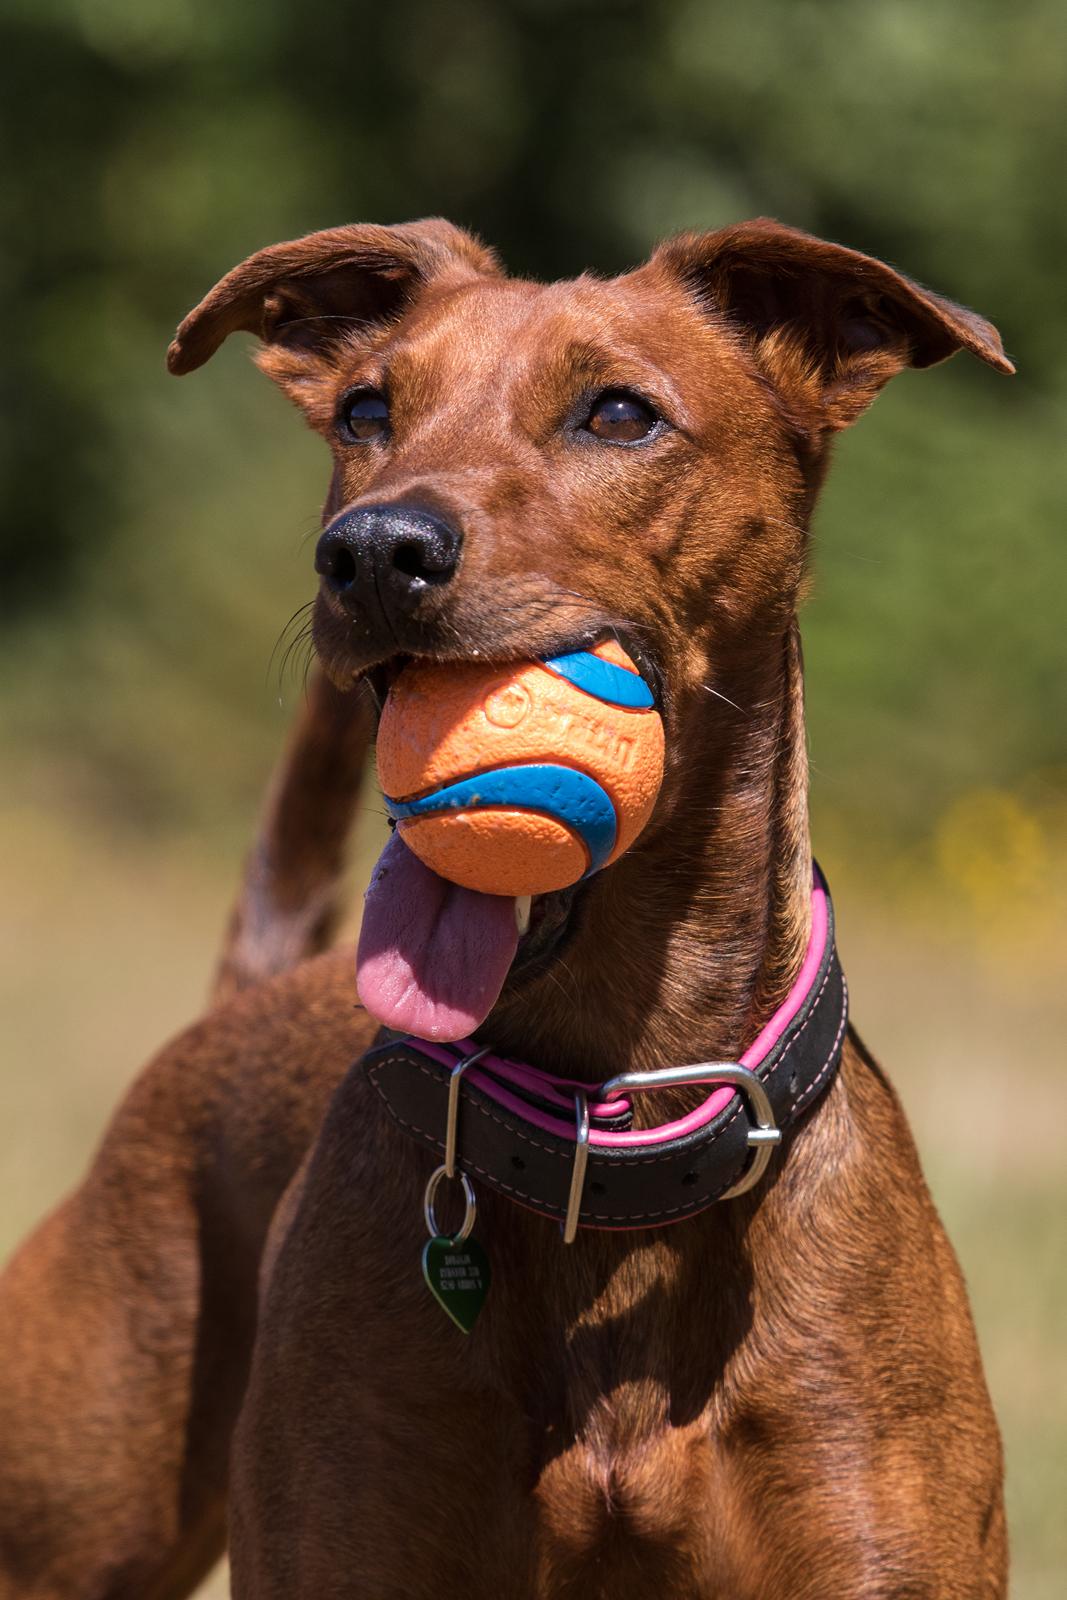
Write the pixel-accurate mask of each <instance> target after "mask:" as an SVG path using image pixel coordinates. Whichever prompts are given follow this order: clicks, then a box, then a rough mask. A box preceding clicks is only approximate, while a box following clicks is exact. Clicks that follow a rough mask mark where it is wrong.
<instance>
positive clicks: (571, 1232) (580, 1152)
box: [563, 1089, 589, 1244]
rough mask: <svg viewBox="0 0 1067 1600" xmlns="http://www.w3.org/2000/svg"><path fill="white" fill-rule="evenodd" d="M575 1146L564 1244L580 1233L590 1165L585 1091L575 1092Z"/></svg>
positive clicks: (587, 1103) (587, 1097) (572, 1241)
mask: <svg viewBox="0 0 1067 1600" xmlns="http://www.w3.org/2000/svg"><path fill="white" fill-rule="evenodd" d="M574 1115H575V1130H576V1131H575V1145H574V1166H573V1167H572V1168H571V1191H570V1194H569V1195H568V1196H567V1215H566V1217H565V1218H564V1220H563V1243H564V1244H573V1243H574V1240H575V1236H576V1234H577V1232H578V1213H579V1211H581V1209H582V1190H583V1189H584V1188H585V1169H586V1167H587V1166H588V1165H589V1096H588V1095H587V1094H586V1092H585V1090H584V1089H575V1091H574Z"/></svg>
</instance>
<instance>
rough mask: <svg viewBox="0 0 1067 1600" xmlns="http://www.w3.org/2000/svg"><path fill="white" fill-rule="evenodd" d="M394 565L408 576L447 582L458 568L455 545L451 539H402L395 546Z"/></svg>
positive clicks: (424, 580) (432, 581) (431, 581)
mask: <svg viewBox="0 0 1067 1600" xmlns="http://www.w3.org/2000/svg"><path fill="white" fill-rule="evenodd" d="M393 566H394V567H395V569H396V570H397V572H401V573H403V575H404V576H405V577H406V578H419V579H421V580H422V582H423V583H446V582H447V581H448V579H449V578H450V577H451V576H452V574H453V573H454V572H455V570H456V551H455V547H454V545H453V544H452V543H451V541H449V542H445V541H444V540H429V539H402V540H401V541H400V543H399V544H397V545H395V546H394V548H393Z"/></svg>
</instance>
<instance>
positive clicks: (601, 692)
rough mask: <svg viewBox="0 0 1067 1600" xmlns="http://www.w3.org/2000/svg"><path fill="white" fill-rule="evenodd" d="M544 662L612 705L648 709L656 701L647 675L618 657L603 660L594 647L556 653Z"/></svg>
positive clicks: (576, 685) (559, 674)
mask: <svg viewBox="0 0 1067 1600" xmlns="http://www.w3.org/2000/svg"><path fill="white" fill-rule="evenodd" d="M543 664H544V666H546V667H547V668H548V670H549V672H554V673H555V674H556V676H557V677H558V678H566V680H567V682H568V683H573V685H574V687H575V688H576V689H583V690H584V691H585V693H586V694H591V695H593V696H594V697H595V698H596V699H597V700H603V701H604V702H605V703H606V704H607V705H609V706H623V707H625V708H626V709H627V710H629V711H648V710H650V709H651V707H652V706H653V705H654V704H655V701H654V700H653V698H652V690H651V689H650V688H649V687H648V684H647V683H646V682H645V680H644V678H640V677H638V675H637V673H636V672H627V670H626V668H625V667H618V666H616V665H615V663H614V661H604V660H602V659H601V657H600V656H595V655H593V653H592V651H591V650H572V651H570V652H569V653H568V654H567V655H562V656H552V657H551V659H550V660H548V661H546V662H544V663H543Z"/></svg>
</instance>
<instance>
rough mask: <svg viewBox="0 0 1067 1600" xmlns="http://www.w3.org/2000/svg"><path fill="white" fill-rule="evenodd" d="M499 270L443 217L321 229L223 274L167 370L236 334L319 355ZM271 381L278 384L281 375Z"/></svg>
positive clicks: (188, 368) (198, 362) (199, 361)
mask: <svg viewBox="0 0 1067 1600" xmlns="http://www.w3.org/2000/svg"><path fill="white" fill-rule="evenodd" d="M500 270H501V269H500V266H499V263H498V261H497V259H496V257H495V256H494V255H493V253H492V251H491V250H488V249H487V248H486V247H485V246H484V245H482V244H481V243H480V242H479V241H478V240H477V239H475V238H474V237H473V236H472V235H471V234H469V233H465V232H464V231H463V230H462V229H461V228H456V227H454V226H453V225H452V223H450V222H445V221H444V219H443V218H440V217H431V218H429V219H427V220H426V221H423V222H409V223H404V224H402V225H400V226H398V227H394V228H384V227H376V226H375V225H374V224H372V223H367V224H353V225H352V226H350V227H346V228H326V229H324V230H323V232H321V233H312V234H308V236H307V237H306V238H304V239H294V240H291V241H290V242H289V243H287V244H275V245H271V246H270V247H269V248H268V249H266V250H260V251H258V252H257V253H256V254H255V255H254V256H249V258H248V260H247V261H242V262H241V265H240V266H239V267H234V269H233V271H232V272H228V273H227V274H226V276H225V278H223V279H222V280H221V281H220V282H219V283H217V284H216V285H215V287H214V288H213V289H212V290H211V292H210V294H208V295H206V296H205V298H204V299H203V300H201V302H200V304H199V305H198V306H197V307H196V308H195V310H193V311H190V313H189V315H188V316H187V317H186V318H185V321H184V322H183V323H182V324H181V326H180V327H179V329H178V331H177V334H176V335H175V337H174V342H173V344H172V345H171V347H170V349H169V350H168V351H167V366H168V368H169V369H170V371H171V372H173V373H175V374H176V375H180V374H181V373H185V372H192V371H194V370H195V369H196V368H197V367H200V366H203V364H204V362H205V361H207V360H208V358H209V357H210V356H213V355H214V353H215V351H216V350H217V349H218V348H219V345H220V344H222V342H223V340H224V339H225V338H226V337H227V336H228V335H229V334H231V333H236V332H238V331H239V330H244V331H245V332H248V333H254V334H257V335H258V336H259V338H260V339H262V340H263V342H264V344H265V345H267V346H280V347H283V348H284V349H286V350H288V351H291V352H292V353H293V354H294V355H295V354H297V353H298V352H303V353H305V354H316V353H322V352H323V351H324V350H326V349H328V348H329V346H330V344H331V343H333V342H335V341H336V340H337V339H338V338H339V337H340V336H341V335H343V334H344V333H345V332H346V331H348V330H351V329H353V328H358V327H360V326H368V325H373V324H376V323H381V322H388V321H391V320H393V319H394V318H396V317H398V316H401V315H402V314H403V312H404V311H405V309H406V308H407V306H408V305H410V304H411V302H412V300H413V299H414V297H415V295H416V294H417V293H418V292H419V290H420V289H421V288H422V287H423V286H424V285H425V284H426V283H428V282H429V281H430V280H431V279H438V278H443V277H446V276H450V277H454V278H456V279H462V278H464V277H479V276H485V275H495V274H497V273H499V272H500ZM264 364H265V365H267V366H268V371H270V367H269V364H268V363H264ZM270 375H271V376H277V377H278V378H279V380H280V381H284V380H283V374H282V373H281V372H278V373H275V372H273V371H271V372H270Z"/></svg>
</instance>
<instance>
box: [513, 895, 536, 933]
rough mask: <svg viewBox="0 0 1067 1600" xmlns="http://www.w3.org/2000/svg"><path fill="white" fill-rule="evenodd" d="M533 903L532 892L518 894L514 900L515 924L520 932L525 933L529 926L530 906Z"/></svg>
mask: <svg viewBox="0 0 1067 1600" xmlns="http://www.w3.org/2000/svg"><path fill="white" fill-rule="evenodd" d="M532 904H533V895H532V894H520V895H519V896H518V898H517V899H516V901H515V926H516V928H518V930H519V932H520V933H527V932H528V931H529V927H530V907H531V905H532Z"/></svg>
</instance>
